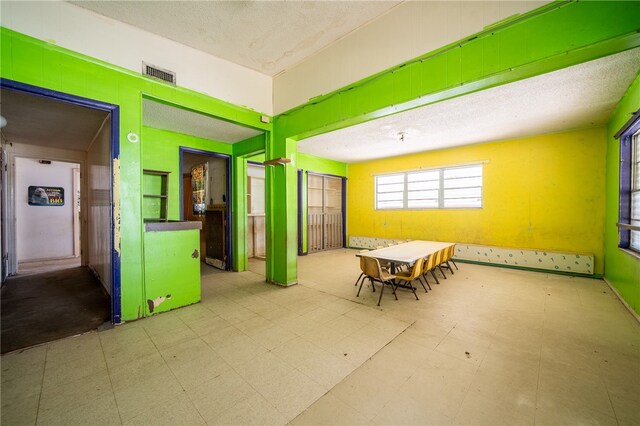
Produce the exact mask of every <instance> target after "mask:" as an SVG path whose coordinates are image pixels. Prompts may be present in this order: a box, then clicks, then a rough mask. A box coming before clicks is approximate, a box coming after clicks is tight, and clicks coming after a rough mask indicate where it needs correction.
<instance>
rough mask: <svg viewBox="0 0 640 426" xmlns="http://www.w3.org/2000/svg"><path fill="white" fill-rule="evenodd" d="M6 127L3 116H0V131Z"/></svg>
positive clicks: (5, 120)
mask: <svg viewBox="0 0 640 426" xmlns="http://www.w3.org/2000/svg"><path fill="white" fill-rule="evenodd" d="M6 125H7V119H6V118H4V115H0V129H2V128H4V126H6Z"/></svg>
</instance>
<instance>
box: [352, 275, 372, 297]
mask: <svg viewBox="0 0 640 426" xmlns="http://www.w3.org/2000/svg"><path fill="white" fill-rule="evenodd" d="M366 278H367V277H362V281H360V288H359V289H358V294H356V297H360V290H362V284H364V280H365V279H366ZM369 279H371V278H369ZM371 284H372V285H373V282H372V283H371Z"/></svg>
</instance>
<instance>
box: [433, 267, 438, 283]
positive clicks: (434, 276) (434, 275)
mask: <svg viewBox="0 0 640 426" xmlns="http://www.w3.org/2000/svg"><path fill="white" fill-rule="evenodd" d="M434 269H435V268H433V269H432V270H431V275H433V278H434V279H435V280H436V283H437V284H440V280H438V277H437V276H436V271H435V270H434Z"/></svg>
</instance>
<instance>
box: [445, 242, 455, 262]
mask: <svg viewBox="0 0 640 426" xmlns="http://www.w3.org/2000/svg"><path fill="white" fill-rule="evenodd" d="M455 254H456V245H455V244H454V245H452V246H451V247H449V256H448V257H447V260H449V259H451V258H452V257H453V256H454V255H455Z"/></svg>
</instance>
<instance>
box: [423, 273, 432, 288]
mask: <svg viewBox="0 0 640 426" xmlns="http://www.w3.org/2000/svg"><path fill="white" fill-rule="evenodd" d="M423 277H424V282H425V283H426V284H427V287H429V290H431V285H430V284H429V280H428V279H427V274H426V272H425V274H424V275H423Z"/></svg>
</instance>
